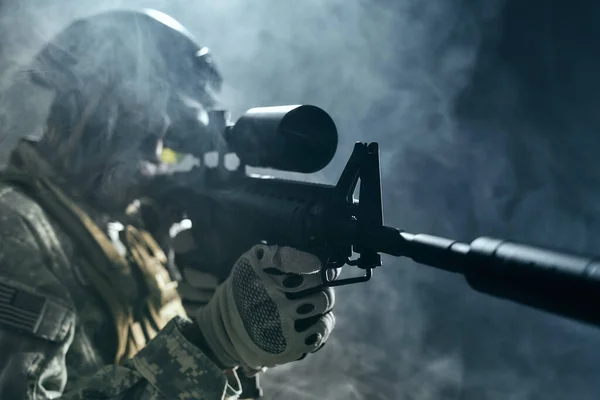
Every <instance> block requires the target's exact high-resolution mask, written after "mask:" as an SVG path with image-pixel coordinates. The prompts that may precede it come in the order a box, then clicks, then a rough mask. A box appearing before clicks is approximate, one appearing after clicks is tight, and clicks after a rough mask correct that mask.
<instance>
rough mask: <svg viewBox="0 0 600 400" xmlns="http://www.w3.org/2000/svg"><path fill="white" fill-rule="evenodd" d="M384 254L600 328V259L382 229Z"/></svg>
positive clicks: (375, 238) (375, 239)
mask: <svg viewBox="0 0 600 400" xmlns="http://www.w3.org/2000/svg"><path fill="white" fill-rule="evenodd" d="M369 241H370V242H372V243H378V248H379V250H380V251H381V252H383V253H387V254H390V255H394V256H403V257H408V258H410V259H412V260H414V261H416V262H418V263H421V264H425V265H428V266H431V267H434V268H437V269H442V270H445V271H449V272H454V273H460V274H462V275H463V276H464V277H465V278H466V280H467V282H468V284H469V285H470V286H471V287H472V288H473V289H475V290H477V291H480V292H484V293H487V294H490V295H492V296H495V297H500V298H504V299H508V300H512V301H515V302H517V303H520V304H524V305H528V306H531V307H535V308H538V309H540V310H545V311H548V312H551V313H555V314H560V315H563V316H565V317H568V318H573V319H577V320H580V321H583V322H587V323H590V324H593V325H600V260H598V259H597V258H596V257H587V256H583V255H577V254H569V253H565V252H561V251H556V250H548V249H543V248H539V247H534V246H529V245H523V244H519V243H513V242H509V241H504V240H499V239H493V238H486V237H482V238H478V239H476V240H474V241H473V242H472V243H471V244H467V243H462V242H458V241H454V240H449V239H446V238H442V237H437V236H431V235H425V234H411V233H407V232H403V231H400V230H397V229H395V228H390V227H382V228H380V229H378V230H377V231H376V232H373V233H372V234H371V235H370V239H369Z"/></svg>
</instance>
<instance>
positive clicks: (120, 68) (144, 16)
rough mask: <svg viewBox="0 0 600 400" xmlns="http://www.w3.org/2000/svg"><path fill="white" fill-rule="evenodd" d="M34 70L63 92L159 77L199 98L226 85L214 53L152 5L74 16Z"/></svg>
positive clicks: (39, 81)
mask: <svg viewBox="0 0 600 400" xmlns="http://www.w3.org/2000/svg"><path fill="white" fill-rule="evenodd" d="M29 73H30V76H31V78H32V80H33V81H34V83H36V84H39V85H42V86H44V87H46V88H50V89H52V90H54V91H57V92H59V93H60V92H67V91H71V90H73V89H75V90H82V88H84V87H86V88H89V90H90V91H94V90H97V88H98V87H110V86H112V85H115V84H119V83H122V82H133V83H134V82H144V83H147V82H148V80H156V79H160V80H161V81H162V84H164V85H169V87H171V88H175V89H176V90H178V91H180V92H182V93H185V94H186V95H188V96H190V97H192V98H196V99H198V100H200V101H203V100H208V99H205V97H206V93H207V89H209V90H212V91H217V92H218V91H219V90H220V87H221V83H222V78H221V76H220V74H219V72H218V70H217V68H216V66H215V65H214V63H213V61H212V59H211V55H210V51H209V50H208V49H207V48H206V47H201V46H199V45H198V44H197V42H196V40H195V38H194V37H193V36H192V34H191V33H190V32H188V31H187V30H186V29H185V28H184V27H183V26H182V25H181V24H180V23H179V22H177V21H176V20H174V19H173V18H171V17H170V16H168V15H166V14H164V13H162V12H159V11H156V10H150V9H143V10H112V11H106V12H102V13H99V14H96V15H92V16H89V17H85V18H81V19H78V20H75V21H74V22H72V23H71V24H70V25H68V26H67V27H66V28H65V29H63V30H62V31H61V32H60V33H59V34H58V35H57V36H55V37H54V39H52V40H51V41H50V42H49V43H47V44H46V45H45V46H44V47H43V48H42V50H41V51H39V52H38V54H37V56H36V57H35V59H34V60H33V63H32V64H31V65H30V68H29ZM157 77H158V78H157Z"/></svg>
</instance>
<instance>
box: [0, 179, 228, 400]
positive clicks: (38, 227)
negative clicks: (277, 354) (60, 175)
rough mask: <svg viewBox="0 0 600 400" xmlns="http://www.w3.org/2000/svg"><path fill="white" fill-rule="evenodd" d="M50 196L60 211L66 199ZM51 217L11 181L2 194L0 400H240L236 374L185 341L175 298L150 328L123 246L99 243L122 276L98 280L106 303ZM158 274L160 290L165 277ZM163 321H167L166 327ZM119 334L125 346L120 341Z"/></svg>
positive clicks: (139, 277) (143, 291) (85, 258)
mask: <svg viewBox="0 0 600 400" xmlns="http://www.w3.org/2000/svg"><path fill="white" fill-rule="evenodd" d="M38 183H39V182H38ZM53 190H56V193H57V194H56V195H57V196H59V197H60V196H63V197H64V198H65V199H66V200H65V201H67V202H68V200H69V197H67V196H66V195H65V194H64V192H61V191H60V190H58V189H56V188H54V189H53ZM37 195H38V196H39V192H38V193H37ZM77 207H79V208H78V209H79V210H80V211H81V210H82V209H83V207H85V206H84V205H82V204H79V203H78V204H77V205H75V208H77ZM51 214H52V213H49V212H48V210H47V207H44V206H42V204H41V202H40V201H39V198H38V197H36V195H32V192H31V191H29V190H27V185H25V186H23V185H20V184H14V183H13V182H12V181H11V180H10V179H8V183H7V180H6V179H4V182H3V183H1V184H0V354H1V357H0V399H49V398H52V399H54V398H58V397H60V398H64V399H84V398H85V399H88V398H102V399H159V398H160V399H223V398H236V397H237V396H239V393H240V386H239V380H238V379H237V376H236V375H235V373H234V372H232V373H231V374H226V373H224V372H223V371H221V370H220V369H219V368H218V367H217V366H216V365H215V364H213V363H212V362H211V361H210V359H209V358H208V357H207V356H206V355H205V354H203V352H202V351H201V350H200V349H199V347H197V346H195V345H194V344H192V343H191V342H189V341H188V340H187V339H186V337H184V334H183V333H182V332H183V331H184V330H185V329H186V326H187V325H189V324H192V322H191V321H189V320H188V319H187V318H186V317H185V312H182V311H181V310H182V308H181V302H180V300H179V298H178V297H176V296H175V297H173V296H171V298H168V299H166V300H165V299H164V298H163V299H162V300H163V301H162V303H161V304H160V305H159V307H158V308H157V309H155V310H154V312H155V313H158V314H160V313H161V312H163V309H167V308H169V307H171V308H170V310H167V311H166V313H165V314H164V315H163V320H164V323H163V324H161V323H160V321H159V322H157V319H156V318H155V319H154V320H153V319H152V318H148V315H147V314H148V311H149V308H148V299H149V298H151V297H152V295H153V293H152V287H151V285H148V284H147V281H146V280H145V279H144V274H143V273H141V272H140V271H139V268H136V263H135V262H133V261H135V258H136V257H139V254H137V255H136V254H135V253H136V252H137V250H135V248H134V247H132V246H130V245H129V242H127V241H126V242H125V243H123V241H122V240H121V238H116V239H115V238H114V237H113V238H112V243H111V242H110V241H108V240H107V243H111V246H113V250H108V252H111V251H116V252H117V253H118V252H119V251H121V252H122V253H121V254H120V255H121V256H122V258H121V260H122V261H123V260H125V263H126V264H128V266H129V267H130V268H129V269H128V268H127V267H123V266H119V265H113V266H112V268H113V269H112V270H109V271H105V272H106V276H107V277H104V278H106V279H105V280H104V282H105V286H107V289H109V290H111V291H112V293H114V297H113V296H106V293H108V292H107V291H106V290H105V291H104V292H103V291H102V290H101V288H100V289H99V286H98V284H97V282H96V281H95V279H96V278H98V279H99V281H102V279H104V278H102V277H100V276H98V277H97V276H95V275H94V274H97V273H98V272H97V271H98V270H97V269H94V268H90V264H92V263H95V262H97V258H96V259H95V258H94V255H93V254H90V252H91V250H89V249H87V248H85V247H84V248H83V251H82V246H81V245H80V238H77V237H74V234H73V232H70V233H69V229H65V225H64V224H61V223H60V222H61V221H58V220H57V219H56V218H53V217H51ZM54 215H56V214H54ZM90 215H94V218H93V221H94V222H92V225H93V226H95V227H96V228H97V227H102V228H104V227H105V226H106V225H105V223H106V222H107V220H106V219H103V217H101V216H96V215H95V214H94V212H93V210H90V209H86V212H83V213H82V216H81V218H84V219H85V217H86V216H87V217H88V219H89V221H92V219H91V218H89V216H90ZM89 221H88V222H89ZM128 228H129V227H128V226H125V231H127V230H128ZM133 231H134V232H138V233H139V232H141V233H142V236H143V234H144V232H143V231H141V230H137V231H136V230H135V229H133ZM104 232H105V233H106V232H107V231H106V229H104ZM84 236H85V235H84ZM138 236H139V235H138ZM104 237H105V239H108V238H109V237H110V235H108V234H106V236H104ZM92 250H93V249H92ZM163 256H164V255H163ZM113 264H114V263H113ZM117 264H118V263H117ZM123 268H125V270H126V272H123ZM157 271H158V272H157ZM157 271H154V272H153V273H154V274H155V276H157V277H159V278H160V277H161V276H162V278H161V279H163V280H164V271H165V270H164V269H163V270H162V271H159V270H157ZM161 274H163V275H161ZM159 280H160V279H159ZM162 283H165V282H162ZM169 283H170V282H166V284H169ZM155 294H156V293H155ZM155 297H156V296H155ZM159 297H160V294H159ZM140 299H141V301H140ZM111 302H112V304H109V303H111ZM173 305H174V307H173ZM162 306H166V307H162ZM116 307H117V308H118V307H121V308H123V309H124V310H126V311H127V310H128V313H125V314H127V315H128V318H129V319H128V320H127V321H126V323H125V324H120V323H119V322H118V321H117V322H115V321H116V320H118V318H117V314H118V313H116V312H115V309H116ZM161 307H162V308H161ZM125 314H123V315H125ZM171 314H172V315H171ZM169 315H170V316H174V318H169V319H168V322H167V319H166V318H164V317H166V316H169ZM175 315H177V316H175ZM159 319H160V318H159ZM148 321H150V322H148ZM120 325H121V326H120ZM161 325H163V326H161ZM123 326H126V331H125V333H124V334H125V336H127V337H125V338H124V337H120V334H121V333H122V332H121V333H119V329H120V328H123ZM124 339H125V340H124Z"/></svg>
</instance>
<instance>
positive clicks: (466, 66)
mask: <svg viewBox="0 0 600 400" xmlns="http://www.w3.org/2000/svg"><path fill="white" fill-rule="evenodd" d="M504 3H505V2H504V1H501V0H487V1H485V2H484V1H478V2H477V1H472V2H471V1H458V0H422V1H419V0H401V1H393V0H390V1H384V0H304V1H302V2H300V1H281V0H279V1H276V0H264V1H260V2H258V1H254V2H248V1H242V0H227V1H219V2H216V1H214V2H209V1H195V2H191V1H183V0H171V1H166V0H163V1H160V0H156V1H152V0H149V1H145V2H142V1H138V0H134V1H130V2H125V1H114V0H113V1H105V2H102V3H100V2H91V1H90V2H85V1H77V0H65V1H62V2H61V3H60V6H57V5H56V2H52V1H50V0H47V1H40V0H38V1H34V0H26V1H20V2H18V3H17V2H11V3H5V4H3V7H2V8H1V9H0V37H2V39H3V43H2V47H1V54H0V63H1V65H3V70H4V71H6V73H5V74H3V75H2V76H1V78H0V79H1V80H0V84H1V85H2V87H3V88H9V87H10V90H8V89H7V90H4V91H3V95H2V98H1V99H0V101H1V105H2V107H1V109H2V110H3V111H2V113H1V114H0V117H1V118H2V126H3V132H2V135H1V136H0V149H1V151H0V153H3V154H6V153H7V150H8V149H9V148H10V147H11V146H12V145H13V144H14V142H15V138H16V136H17V135H24V134H27V133H30V132H31V131H32V130H35V129H36V126H37V125H39V124H40V123H42V122H43V117H44V104H46V101H47V100H46V101H40V98H39V97H31V96H29V95H27V93H30V92H29V91H28V90H33V89H31V88H30V89H28V90H24V89H22V88H23V87H25V86H26V84H25V83H22V82H21V81H20V79H21V78H22V77H21V76H19V75H16V76H15V75H14V74H12V73H11V72H14V71H16V70H18V67H19V66H20V65H23V64H24V63H25V62H26V60H27V59H28V58H29V57H31V55H32V54H34V53H35V50H36V49H37V48H39V47H40V46H41V45H42V44H43V42H44V40H46V39H48V38H49V37H51V35H52V34H53V33H56V32H57V31H58V30H60V28H61V27H63V26H64V25H66V24H67V23H68V22H69V21H70V20H71V19H73V18H74V17H78V16H82V15H88V14H93V13H95V12H97V11H100V10H103V9H110V8H114V7H117V6H127V7H136V6H143V7H150V8H156V9H158V10H161V11H164V12H166V13H168V14H170V15H171V16H173V17H174V18H176V19H178V20H179V21H180V22H181V23H182V24H183V25H184V26H186V27H188V28H189V29H190V30H191V31H192V32H193V33H194V34H195V35H196V37H197V38H198V39H199V41H200V42H201V43H202V44H203V45H206V46H208V47H210V48H211V49H212V51H213V54H214V57H215V60H216V62H217V64H218V65H219V67H220V70H221V72H222V74H223V76H224V79H225V82H226V85H225V87H224V92H223V95H222V96H221V101H222V103H223V104H224V105H225V106H226V107H227V108H229V109H230V110H231V112H232V114H233V116H234V117H235V116H239V115H240V114H241V113H242V112H243V111H245V110H246V109H248V108H251V107H255V106H268V105H278V104H300V103H305V104H314V105H317V106H320V107H322V108H324V109H325V110H327V111H328V112H329V113H330V114H331V115H332V117H333V119H334V120H335V121H336V123H337V126H338V130H339V132H340V136H341V137H340V145H339V151H338V154H337V155H336V158H335V159H334V162H333V163H332V164H331V165H330V166H329V167H327V168H326V169H325V170H324V171H322V173H320V174H318V175H316V176H309V177H306V179H318V180H322V181H326V182H334V181H335V179H337V177H338V174H339V173H340V171H341V169H342V167H343V165H344V163H345V161H346V159H347V157H348V156H349V154H350V152H351V149H352V144H353V142H355V141H357V140H361V141H378V142H380V144H381V157H382V173H383V185H384V189H383V190H384V201H385V204H384V207H385V211H386V221H385V222H386V224H388V225H394V226H398V227H402V228H403V229H406V230H408V231H412V232H424V233H432V234H437V235H442V236H449V237H455V238H457V239H460V240H471V239H472V238H474V237H476V236H481V235H490V236H507V237H510V238H512V239H515V240H521V241H526V242H530V243H536V244H541V245H556V246H560V247H564V248H568V249H571V250H586V251H591V250H593V249H594V243H598V238H599V235H598V233H599V232H600V229H598V228H599V227H600V222H599V221H598V219H597V218H594V217H591V216H590V215H591V214H592V211H596V209H597V206H594V205H593V204H590V203H592V202H591V201H589V199H590V198H598V197H597V193H596V191H597V190H594V189H590V185H591V184H592V183H593V182H595V181H596V179H597V178H598V176H597V174H594V173H592V172H590V171H588V170H589V165H592V162H593V160H594V157H595V155H596V154H597V152H594V150H597V149H598V145H597V144H595V143H596V141H595V139H590V137H591V136H586V132H587V130H589V127H590V126H595V127H598V123H597V121H595V120H594V118H592V117H591V115H592V114H593V113H592V112H591V111H590V110H591V109H590V108H589V107H588V108H585V107H584V109H585V110H588V114H584V115H582V113H583V111H581V107H580V108H577V107H575V106H569V107H567V105H566V104H565V103H566V100H565V101H564V102H561V101H558V100H557V101H556V102H554V103H553V104H551V105H548V104H547V103H548V102H549V100H548V96H550V95H551V94H552V95H554V96H559V93H561V92H560V91H559V90H558V89H556V90H555V91H552V92H550V91H546V92H544V90H541V89H540V87H544V88H547V87H548V85H550V84H553V83H554V82H555V81H556V79H558V78H557V76H559V77H560V76H561V75H556V74H557V73H559V72H560V71H561V70H560V69H559V72H556V69H554V70H552V68H550V66H552V65H554V66H555V67H556V63H555V62H552V58H553V57H558V56H557V55H556V54H558V53H556V52H553V51H549V52H548V53H547V54H546V53H535V54H537V55H538V56H539V59H538V60H537V62H538V64H539V65H538V67H540V68H538V69H535V71H538V70H540V69H541V70H544V71H547V73H548V74H550V75H548V77H547V78H546V79H547V80H546V81H544V82H542V83H539V82H538V83H539V84H538V86H531V85H533V84H530V83H528V82H532V81H535V79H534V78H536V76H537V75H536V73H535V72H531V71H521V70H519V69H518V68H517V67H515V65H517V64H518V62H522V63H526V62H525V61H522V60H521V61H519V60H520V59H518V56H515V55H514V53H513V52H512V49H513V48H517V50H520V51H521V52H523V54H524V53H526V52H527V51H528V50H531V51H534V52H536V51H538V50H540V49H541V48H542V47H544V43H545V40H546V39H547V37H546V36H543V33H539V34H536V33H535V32H541V31H542V30H541V29H534V28H531V27H528V26H527V23H522V24H521V25H524V26H522V27H521V28H523V30H522V31H518V29H517V28H515V25H514V24H513V25H510V26H507V25H506V24H508V22H507V23H506V24H504V25H503V24H502V23H501V21H502V19H501V17H503V18H509V17H510V15H509V14H510V12H513V14H514V13H516V12H517V11H515V10H514V8H515V6H512V5H511V4H512V3H511V2H506V4H507V6H506V7H505V4H504ZM532 3H535V2H532ZM547 3H548V2H547ZM555 3H557V1H555ZM544 4H546V3H544ZM553 4H554V3H553ZM517 8H518V7H517ZM554 13H555V14H556V13H558V14H559V15H560V12H559V11H556V10H555V11H554ZM507 15H508V16H507ZM532 15H534V16H537V14H535V13H532ZM540 19H543V18H540ZM527 21H529V20H527ZM513 22H514V20H513ZM517 25H518V24H517ZM544 26H545V25H544ZM538 28H539V27H538ZM515 32H526V34H525V35H524V37H525V38H526V39H528V40H529V42H528V43H529V44H530V47H527V46H526V45H525V44H524V42H525V39H522V40H521V41H519V40H518V38H515V37H513V36H515V35H516V36H518V34H517V33H515ZM511 35H513V36H511ZM531 43H538V44H537V45H535V44H531ZM497 45H500V47H499V49H500V50H498V51H497V52H496V51H495V50H490V52H489V53H487V52H486V51H487V50H486V49H488V50H489V49H492V48H493V49H496V46H497ZM502 46H504V47H502ZM540 51H541V50H540ZM599 53H600V52H599ZM519 54H520V53H519ZM540 54H545V56H544V57H542V56H541V55H540ZM511 55H512V56H511ZM511 57H512V58H511ZM541 59H543V60H542V61H540V60H541ZM544 60H545V61H544ZM548 60H550V61H548ZM517 61H518V62H517ZM519 65H520V64H519ZM578 66H579V69H578V71H584V70H585V68H584V67H585V63H583V62H582V63H581V64H578ZM596 70H597V69H596ZM552 71H554V72H552ZM584 72H585V71H584ZM528 74H529V75H528ZM552 74H554V75H552ZM589 75H590V74H589V73H588V75H586V76H589ZM540 79H541V78H540ZM15 82H17V83H18V85H15ZM570 82H572V84H569V85H567V84H566V83H565V84H564V85H563V86H564V87H565V88H564V89H565V90H564V92H567V89H569V91H568V93H569V94H570V95H571V97H570V99H571V100H572V99H573V98H575V97H576V93H578V92H577V90H576V89H577V88H578V89H582V88H583V87H584V86H582V84H581V82H580V81H577V82H574V81H570ZM595 82H600V80H597V79H596V80H595ZM544 85H546V86H544ZM577 85H579V86H577ZM15 88H19V89H15ZM586 94H589V91H586ZM589 95H590V96H592V94H589ZM550 97H551V96H550ZM583 97H585V96H583ZM588 99H589V97H588ZM594 99H595V102H596V103H597V96H596V97H594ZM541 103H543V104H545V105H544V106H540V104H541ZM578 104H579V103H578ZM579 105H580V104H579ZM564 107H567V108H566V110H567V111H564ZM24 110H26V111H24ZM560 110H563V111H560ZM30 113H37V115H34V114H30ZM548 113H554V114H555V115H556V117H555V119H554V120H553V119H552V118H547V119H544V118H540V117H539V116H540V115H542V114H543V115H548ZM24 115H26V116H27V117H24ZM557 120H558V122H557ZM25 122H27V124H26V123H25ZM594 122H596V124H595V125H593V123H594ZM559 125H560V126H559ZM557 126H559V127H557ZM549 127H552V129H548V128H549ZM558 131H560V132H563V133H564V132H565V131H569V132H571V133H572V136H569V137H568V138H567V136H565V135H562V136H561V135H559V134H558V133H557V132H558ZM594 138H595V136H594ZM561 140H563V141H562V142H561ZM560 143H567V147H566V148H565V147H561V146H560ZM559 150H560V151H559ZM557 153H560V154H561V155H560V156H557V155H556V154H557ZM577 154H583V155H584V156H581V157H583V158H579V159H578V158H577V157H578V156H577ZM576 160H578V161H577V162H576ZM579 172H581V174H580V173H579ZM583 172H585V173H583ZM569 178H572V179H569ZM596 187H600V186H598V185H596ZM566 191H568V193H569V194H568V195H565V192H566ZM585 210H588V211H589V212H585ZM596 215H598V213H596ZM384 263H385V266H384V267H383V268H381V269H380V270H378V271H376V273H375V274H374V277H373V279H372V281H371V282H369V283H367V284H362V285H357V286H353V287H344V288H340V289H339V290H338V307H337V315H338V326H337V331H336V332H335V334H334V337H333V338H332V340H331V341H330V342H329V343H328V344H327V346H325V348H324V349H323V350H322V351H320V352H318V353H317V354H315V355H313V356H311V357H309V359H307V360H305V361H303V362H299V363H295V364H292V365H288V366H284V367H281V368H277V369H274V370H272V371H269V372H268V373H267V374H266V376H265V377H264V379H263V384H264V386H265V392H266V398H267V399H276V398H286V399H292V400H294V399H313V398H314V399H327V400H338V399H340V400H341V399H344V400H350V399H357V400H359V399H360V400H363V399H366V400H377V399H382V400H383V399H385V400H389V399H398V400H404V399H407V400H408V399H419V400H429V399H432V400H433V399H473V400H482V399H492V400H495V399H510V400H521V399H538V398H544V399H566V398H574V399H581V400H585V399H596V398H597V397H598V396H597V393H598V392H599V391H600V384H598V379H597V377H596V376H595V374H594V371H595V368H594V367H595V366H596V365H597V364H598V362H599V361H600V355H595V354H596V352H594V351H593V350H592V349H596V348H597V347H598V345H599V344H600V334H598V332H597V331H595V330H593V329H591V328H588V327H585V326H582V325H580V324H577V323H574V322H571V321H566V320H563V319H560V318H558V317H553V316H548V315H545V314H542V313H540V312H537V311H534V310H529V309H525V308H523V307H520V306H517V305H514V304H510V303H507V302H505V301H501V300H497V299H492V298H488V297H486V296H484V295H480V294H478V293H475V292H473V291H472V290H471V289H469V288H468V287H467V285H466V284H465V283H464V282H463V281H462V279H461V278H460V277H457V276H453V275H450V274H447V273H443V272H439V271H433V270H431V269H428V268H427V267H423V266H418V265H415V264H414V263H410V262H406V261H401V260H393V259H391V258H387V257H386V258H384Z"/></svg>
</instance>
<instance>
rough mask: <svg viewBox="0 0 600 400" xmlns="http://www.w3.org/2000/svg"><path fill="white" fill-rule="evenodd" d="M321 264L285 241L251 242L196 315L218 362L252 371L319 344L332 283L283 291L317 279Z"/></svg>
mask: <svg viewBox="0 0 600 400" xmlns="http://www.w3.org/2000/svg"><path fill="white" fill-rule="evenodd" d="M320 268H321V263H320V261H319V260H318V258H317V257H315V256H314V255H312V254H308V253H305V252H301V251H298V250H295V249H293V248H290V247H279V246H266V245H256V246H254V247H253V248H252V249H251V250H249V251H248V252H246V253H245V254H244V255H242V256H241V257H240V258H239V259H238V261H237V262H236V264H235V266H234V268H233V270H232V271H231V275H230V276H229V277H228V278H227V280H226V281H225V282H224V283H223V284H222V285H221V286H219V288H218V289H217V291H216V293H215V295H214V296H213V298H212V299H211V301H210V303H209V304H208V305H207V306H205V307H202V308H200V309H199V310H198V311H197V312H196V315H195V317H196V318H195V319H196V321H197V323H198V325H199V327H200V330H201V331H202V334H203V336H204V340H205V342H206V345H207V346H208V347H209V348H210V350H212V353H213V355H214V357H215V358H216V360H217V361H218V363H219V364H221V366H223V367H225V368H233V367H236V366H241V367H242V368H243V369H244V371H245V372H246V374H252V373H256V372H259V371H261V370H263V369H264V368H270V367H274V366H276V365H280V364H285V363H288V362H292V361H296V360H298V359H301V358H304V357H305V356H306V354H307V353H311V352H315V351H316V350H318V349H320V347H322V346H323V345H324V344H325V342H326V341H327V339H328V337H329V335H330V333H331V331H332V329H333V327H334V325H335V318H334V316H333V313H332V312H331V310H332V308H333V305H334V301H335V300H334V291H333V289H332V288H324V289H323V290H321V291H319V292H317V293H315V294H311V295H309V296H304V297H301V298H295V299H289V298H288V296H286V294H289V293H298V292H302V291H304V290H307V289H309V288H314V287H316V286H318V285H320V283H321V276H320V273H319V270H320ZM334 272H335V271H334ZM334 278H335V277H334Z"/></svg>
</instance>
